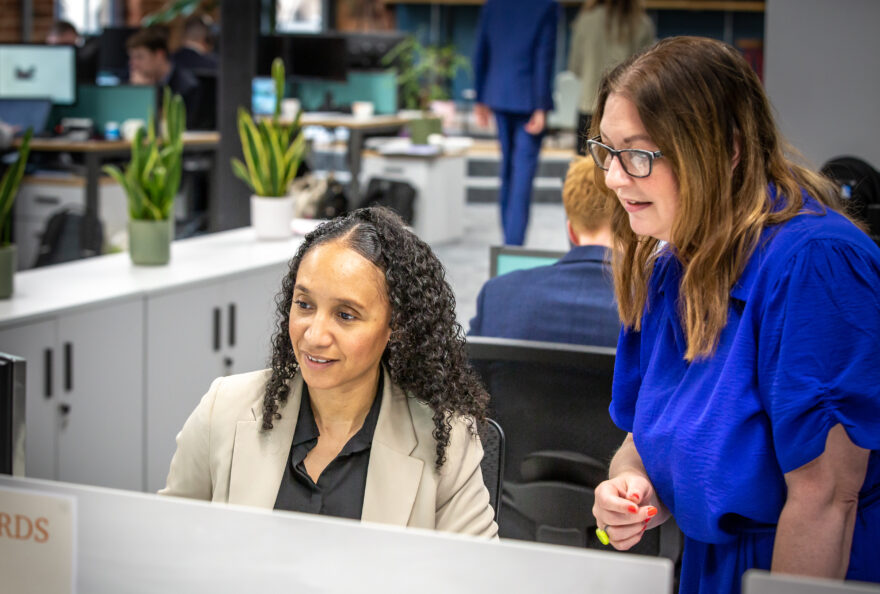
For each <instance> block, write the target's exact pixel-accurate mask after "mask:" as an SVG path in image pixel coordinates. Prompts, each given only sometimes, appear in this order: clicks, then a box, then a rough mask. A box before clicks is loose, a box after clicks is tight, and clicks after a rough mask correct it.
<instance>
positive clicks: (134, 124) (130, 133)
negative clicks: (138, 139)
mask: <svg viewBox="0 0 880 594" xmlns="http://www.w3.org/2000/svg"><path fill="white" fill-rule="evenodd" d="M146 125H147V123H146V122H145V121H144V120H140V119H134V118H132V119H128V120H125V121H124V122H122V126H121V127H120V128H119V130H120V132H121V133H122V138H123V139H125V140H133V139H134V135H135V134H137V131H138V129H139V128H144V127H146Z"/></svg>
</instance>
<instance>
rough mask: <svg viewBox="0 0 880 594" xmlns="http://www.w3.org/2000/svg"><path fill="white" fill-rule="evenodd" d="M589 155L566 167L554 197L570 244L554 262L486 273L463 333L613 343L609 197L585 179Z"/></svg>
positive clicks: (615, 326)
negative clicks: (558, 194) (467, 330)
mask: <svg viewBox="0 0 880 594" xmlns="http://www.w3.org/2000/svg"><path fill="white" fill-rule="evenodd" d="M594 170H595V164H594V163H593V160H592V159H590V158H589V157H587V158H585V159H576V160H575V161H573V162H572V164H571V165H570V166H569V168H568V174H567V175H566V178H565V186H564V187H563V189H562V200H563V203H564V205H565V214H566V216H567V217H568V220H567V221H566V227H567V229H568V238H569V240H570V241H571V243H572V244H573V246H574V247H572V248H571V250H570V251H569V252H568V253H567V254H566V255H565V256H564V257H563V258H562V259H561V260H559V261H558V262H556V263H555V264H553V265H551V266H541V267H539V268H532V269H529V270H517V271H514V272H510V273H508V274H504V275H502V276H497V277H495V278H493V279H490V280H489V281H488V282H487V283H486V284H485V285H483V288H482V289H481V290H480V294H479V296H478V297H477V315H476V316H475V317H474V318H473V319H472V320H471V329H470V334H471V335H475V336H494V337H498V338H519V339H523V340H542V341H547V342H566V343H572V344H583V345H589V346H607V347H615V346H617V335H618V333H619V332H620V321H619V318H618V316H617V305H616V304H615V300H614V287H613V283H612V279H611V270H610V267H609V266H608V257H609V255H610V254H609V248H610V246H611V212H612V211H613V208H614V200H613V199H611V198H610V197H609V196H608V195H607V194H604V193H603V192H602V191H601V190H599V188H597V187H596V185H595V184H594V183H593V171H594Z"/></svg>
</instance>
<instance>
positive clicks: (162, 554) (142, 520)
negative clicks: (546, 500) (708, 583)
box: [0, 476, 672, 594]
mask: <svg viewBox="0 0 880 594" xmlns="http://www.w3.org/2000/svg"><path fill="white" fill-rule="evenodd" d="M13 489H27V490H31V491H38V492H42V493H46V494H50V495H56V496H67V497H72V498H74V499H75V500H76V503H75V509H76V512H75V513H76V518H75V520H74V523H75V526H76V537H75V539H76V543H75V550H76V555H77V559H76V560H75V568H74V573H75V575H76V585H77V592H79V593H89V594H103V593H108V594H109V593H113V594H116V593H118V592H126V593H129V592H130V593H138V592H143V593H151V594H152V593H156V592H187V593H202V592H203V593H206V594H207V593H210V594H219V593H224V592H230V593H232V592H235V593H239V592H260V593H261V594H267V593H270V592H285V593H290V592H294V593H301V592H308V593H312V592H321V593H325V592H326V593H336V592H339V593H350V592H378V593H381V594H395V593H401V594H403V593H406V594H429V593H435V592H436V593H447V592H455V594H470V593H473V594H487V593H490V592H509V593H511V594H513V593H517V594H523V593H531V592H534V593H541V594H545V593H549V592H565V593H568V592H578V593H583V594H589V593H596V594H608V593H612V592H613V593H614V594H628V593H632V594H645V593H646V592H651V593H652V594H653V593H660V594H664V593H665V594H671V591H672V564H671V563H670V562H669V561H668V560H666V559H658V558H655V557H642V556H637V555H621V554H615V553H605V552H597V551H589V550H586V549H576V548H570V547H559V546H548V545H537V544H531V543H515V542H511V541H505V542H500V543H499V542H489V541H484V540H479V539H474V538H468V537H461V536H452V535H442V534H438V533H433V532H428V531H417V530H404V529H400V528H392V527H384V526H377V525H363V524H360V523H358V522H352V521H349V520H339V519H332V518H326V517H321V516H312V515H306V514H294V513H287V512H268V511H263V510H255V509H250V508H244V507H237V506H226V505H218V504H210V503H205V502H199V501H189V500H183V499H174V498H165V497H159V496H157V495H148V494H143V493H134V492H126V491H116V490H111V489H104V488H99V487H84V486H80V485H72V484H67V483H56V482H51V481H41V480H35V479H20V478H14V477H6V476H0V509H2V508H3V507H4V506H3V497H4V494H6V496H7V497H10V496H9V495H8V493H9V490H13ZM12 571H13V572H14V571H16V568H12ZM0 590H2V587H0Z"/></svg>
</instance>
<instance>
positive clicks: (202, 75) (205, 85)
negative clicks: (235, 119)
mask: <svg viewBox="0 0 880 594" xmlns="http://www.w3.org/2000/svg"><path fill="white" fill-rule="evenodd" d="M191 72H192V73H193V74H194V75H195V77H196V79H197V80H198V81H199V105H198V110H197V112H196V113H195V114H194V117H193V118H192V119H191V121H190V123H191V125H190V126H189V127H190V129H191V130H216V129H217V72H216V71H215V70H204V69H196V70H192V71H191Z"/></svg>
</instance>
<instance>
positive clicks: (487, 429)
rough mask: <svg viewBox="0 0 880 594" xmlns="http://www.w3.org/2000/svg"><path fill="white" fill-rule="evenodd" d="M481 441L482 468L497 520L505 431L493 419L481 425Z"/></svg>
mask: <svg viewBox="0 0 880 594" xmlns="http://www.w3.org/2000/svg"><path fill="white" fill-rule="evenodd" d="M479 433H480V442H482V444H483V461H482V462H480V470H481V471H482V472H483V482H484V483H486V489H488V490H489V502H490V503H491V504H492V509H494V510H495V521H496V522H497V521H498V517H499V514H500V512H501V482H502V481H503V480H504V477H503V475H504V431H502V430H501V426H500V425H499V424H498V423H496V422H495V421H493V420H492V419H486V422H485V423H483V424H481V425H480V428H479Z"/></svg>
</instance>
